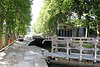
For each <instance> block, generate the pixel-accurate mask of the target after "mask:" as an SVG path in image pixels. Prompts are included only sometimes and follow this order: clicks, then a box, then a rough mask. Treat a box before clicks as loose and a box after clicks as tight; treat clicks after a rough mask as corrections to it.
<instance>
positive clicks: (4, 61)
mask: <svg viewBox="0 0 100 67" xmlns="http://www.w3.org/2000/svg"><path fill="white" fill-rule="evenodd" d="M29 42H31V41H23V42H18V41H17V42H16V43H15V44H14V45H12V46H10V48H9V49H8V50H6V51H4V52H1V53H0V59H1V60H0V67H48V66H47V63H46V61H45V57H44V56H43V55H42V48H39V47H37V46H27V45H28V43H29ZM44 52H47V50H45V51H44Z"/></svg>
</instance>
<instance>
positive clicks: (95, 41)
mask: <svg viewBox="0 0 100 67" xmlns="http://www.w3.org/2000/svg"><path fill="white" fill-rule="evenodd" d="M48 40H49V41H52V48H51V57H57V56H58V57H59V56H60V55H62V56H60V57H66V59H69V58H74V59H79V60H80V61H82V60H83V59H86V60H93V61H94V62H96V61H100V59H99V58H100V54H99V52H100V38H90V37H88V38H86V37H52V38H48ZM45 41H46V40H45ZM61 49H65V51H64V52H62V53H61V51H60V50H61ZM84 51H88V52H87V53H84ZM59 52H60V53H59ZM54 53H58V55H56V56H55V55H54ZM63 54H64V55H63Z"/></svg>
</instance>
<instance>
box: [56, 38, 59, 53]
mask: <svg viewBox="0 0 100 67" xmlns="http://www.w3.org/2000/svg"><path fill="white" fill-rule="evenodd" d="M55 39H56V40H55V53H56V52H58V48H57V47H58V43H57V38H55Z"/></svg>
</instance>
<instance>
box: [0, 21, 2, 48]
mask: <svg viewBox="0 0 100 67" xmlns="http://www.w3.org/2000/svg"><path fill="white" fill-rule="evenodd" d="M2 32H3V22H2V21H1V22H0V49H2Z"/></svg>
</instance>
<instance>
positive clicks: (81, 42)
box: [79, 39, 83, 62]
mask: <svg viewBox="0 0 100 67" xmlns="http://www.w3.org/2000/svg"><path fill="white" fill-rule="evenodd" d="M79 42H80V59H79V60H80V62H81V61H82V51H83V48H82V44H83V41H81V39H80V41H79Z"/></svg>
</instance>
